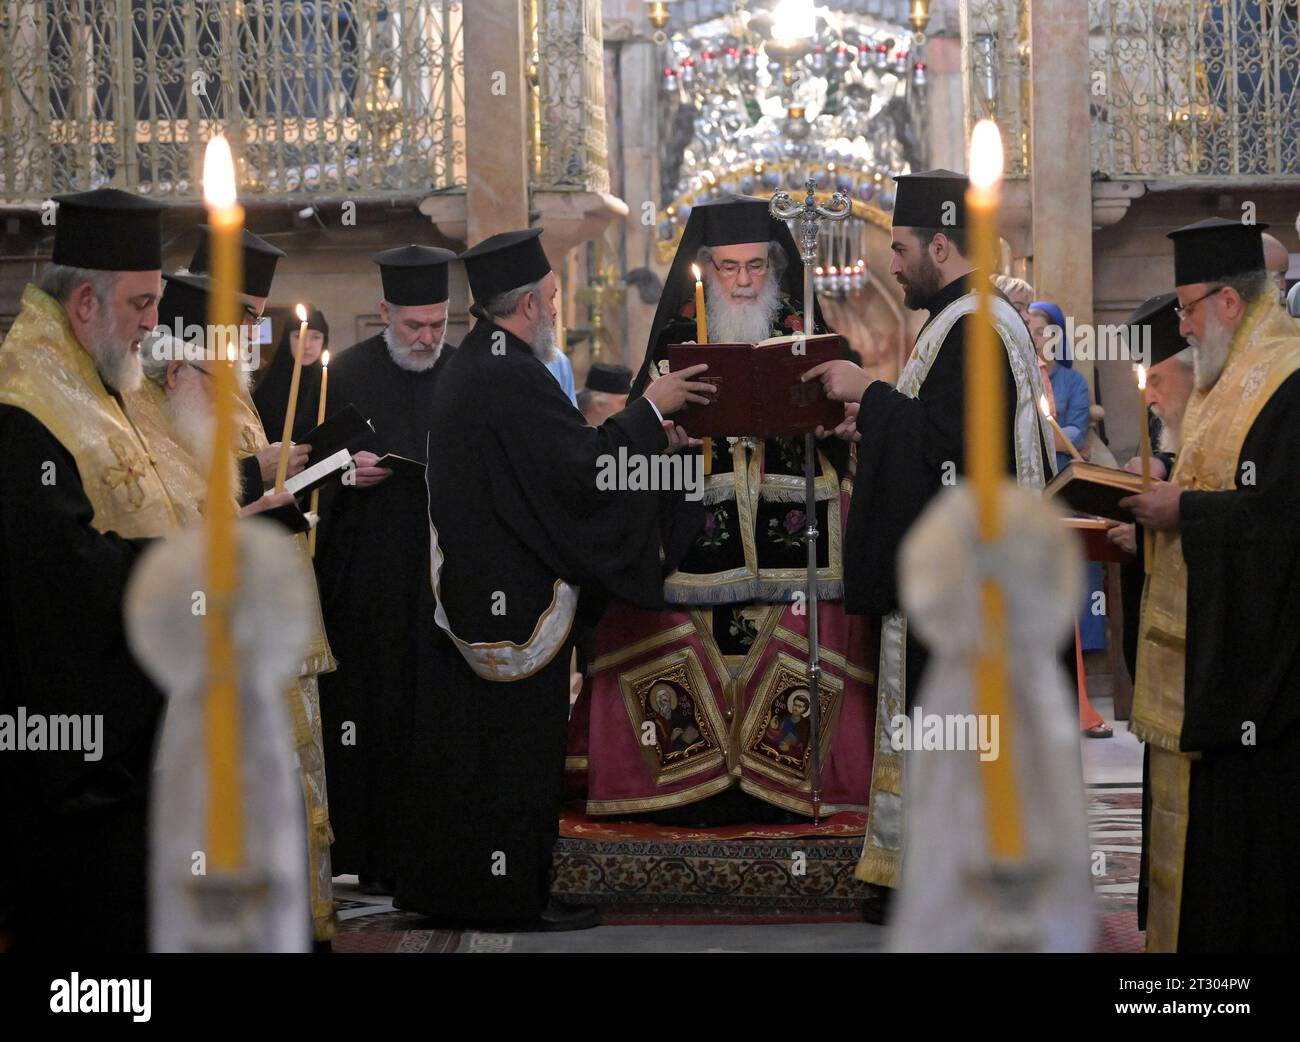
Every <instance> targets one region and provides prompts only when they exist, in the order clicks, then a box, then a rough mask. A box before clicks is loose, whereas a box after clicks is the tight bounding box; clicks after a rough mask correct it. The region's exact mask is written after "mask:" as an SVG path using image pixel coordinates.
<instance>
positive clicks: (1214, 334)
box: [1187, 314, 1233, 391]
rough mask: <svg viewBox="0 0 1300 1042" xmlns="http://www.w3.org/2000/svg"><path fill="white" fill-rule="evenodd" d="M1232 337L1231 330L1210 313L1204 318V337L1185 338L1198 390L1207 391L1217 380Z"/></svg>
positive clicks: (1225, 362)
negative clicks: (1190, 351) (1190, 350)
mask: <svg viewBox="0 0 1300 1042" xmlns="http://www.w3.org/2000/svg"><path fill="white" fill-rule="evenodd" d="M1232 337H1233V334H1232V332H1231V331H1230V330H1229V329H1228V328H1227V327H1226V326H1224V324H1223V323H1222V322H1220V321H1219V317H1218V316H1217V315H1214V314H1211V315H1210V316H1209V317H1207V318H1206V320H1205V339H1204V340H1197V339H1196V338H1195V337H1188V338H1187V342H1188V343H1189V344H1191V345H1192V364H1193V367H1194V369H1195V373H1196V389H1197V390H1198V391H1208V390H1209V389H1210V388H1211V387H1213V386H1214V385H1215V384H1216V383H1218V382H1219V377H1220V376H1222V375H1223V367H1224V366H1225V365H1227V364H1228V352H1229V351H1231V350H1232Z"/></svg>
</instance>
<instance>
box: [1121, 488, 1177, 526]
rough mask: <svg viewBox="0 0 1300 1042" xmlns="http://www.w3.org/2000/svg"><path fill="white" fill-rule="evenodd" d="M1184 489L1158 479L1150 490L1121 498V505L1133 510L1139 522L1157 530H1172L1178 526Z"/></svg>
mask: <svg viewBox="0 0 1300 1042" xmlns="http://www.w3.org/2000/svg"><path fill="white" fill-rule="evenodd" d="M1184 491H1186V490H1185V489H1184V488H1183V486H1182V485H1175V484H1173V483H1171V482H1168V481H1157V482H1155V483H1154V484H1153V485H1152V486H1151V491H1150V492H1143V493H1141V494H1140V495H1136V496H1129V497H1127V498H1126V499H1121V500H1120V501H1119V505H1120V506H1122V507H1124V508H1125V509H1127V510H1131V511H1133V517H1134V518H1136V519H1137V522H1138V524H1140V525H1146V527H1147V528H1151V529H1154V530H1155V531H1157V532H1172V531H1174V530H1175V529H1176V528H1177V527H1178V520H1179V513H1178V501H1179V500H1180V499H1181V498H1182V495H1183V492H1184Z"/></svg>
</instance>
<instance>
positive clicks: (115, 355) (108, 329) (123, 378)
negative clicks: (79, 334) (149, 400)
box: [90, 308, 144, 394]
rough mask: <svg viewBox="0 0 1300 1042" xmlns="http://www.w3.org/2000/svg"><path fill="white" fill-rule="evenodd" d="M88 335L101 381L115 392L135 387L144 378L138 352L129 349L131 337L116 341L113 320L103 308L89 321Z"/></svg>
mask: <svg viewBox="0 0 1300 1042" xmlns="http://www.w3.org/2000/svg"><path fill="white" fill-rule="evenodd" d="M90 339H91V341H92V342H93V344H94V347H95V369H96V370H97V371H98V373H99V378H100V379H101V380H103V381H104V383H105V385H106V386H108V387H111V388H112V389H113V390H115V391H117V392H118V394H126V393H128V392H130V391H135V390H139V388H140V383H141V382H142V381H143V380H144V368H143V367H142V366H141V364H140V355H139V353H138V352H135V351H132V350H131V341H129V340H127V341H125V342H123V341H119V340H117V339H116V338H115V337H114V336H113V320H112V316H111V315H109V314H108V309H107V308H102V309H101V310H100V313H99V314H98V315H97V316H96V318H95V321H94V322H93V323H92V324H91V327H90Z"/></svg>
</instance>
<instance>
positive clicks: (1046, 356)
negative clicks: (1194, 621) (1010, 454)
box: [1026, 300, 1112, 738]
mask: <svg viewBox="0 0 1300 1042" xmlns="http://www.w3.org/2000/svg"><path fill="white" fill-rule="evenodd" d="M1026 323H1027V325H1028V326H1029V335H1030V337H1031V338H1032V339H1033V341H1034V350H1035V351H1037V352H1038V357H1039V360H1040V362H1041V364H1042V366H1043V371H1044V374H1045V375H1046V377H1047V379H1048V380H1049V381H1050V382H1051V385H1052V399H1053V400H1052V401H1051V402H1049V406H1048V407H1049V408H1050V409H1051V410H1052V412H1053V414H1054V416H1055V419H1056V422H1057V423H1058V424H1059V425H1060V427H1061V432H1062V433H1063V434H1064V435H1065V437H1067V438H1069V439H1070V441H1071V442H1072V443H1073V444H1074V447H1075V448H1076V449H1080V450H1082V449H1083V447H1084V445H1085V444H1087V441H1088V416H1089V413H1088V408H1089V404H1090V400H1089V395H1088V381H1087V378H1086V377H1084V375H1083V374H1082V373H1080V372H1079V371H1078V370H1076V369H1075V368H1074V360H1073V359H1072V358H1071V357H1070V341H1069V337H1068V336H1067V335H1066V332H1065V330H1066V326H1065V315H1063V314H1062V313H1061V309H1060V308H1059V307H1058V306H1057V305H1056V304H1053V303H1052V302H1051V301H1050V300H1035V301H1033V302H1031V303H1030V305H1029V317H1028V319H1027V320H1026ZM1056 439H1057V442H1058V444H1057V446H1056V469H1057V471H1058V472H1059V471H1060V469H1061V468H1062V467H1064V466H1065V465H1066V464H1067V463H1069V462H1070V453H1069V450H1068V449H1066V448H1064V447H1063V446H1062V445H1060V444H1059V442H1060V440H1061V435H1060V434H1058V435H1057V436H1056ZM1102 582H1103V576H1102V566H1101V564H1100V563H1099V562H1096V561H1089V562H1088V589H1087V593H1086V599H1085V600H1084V603H1083V609H1082V611H1081V612H1080V613H1079V623H1078V627H1077V628H1076V630H1075V646H1074V649H1073V652H1074V653H1073V654H1072V655H1070V656H1069V659H1070V660H1071V661H1070V664H1071V665H1072V666H1073V667H1074V668H1073V672H1074V674H1075V677H1076V681H1077V688H1078V693H1079V728H1080V730H1081V731H1082V732H1083V733H1084V734H1085V735H1087V736H1088V737H1089V738H1109V737H1110V736H1111V733H1112V732H1111V728H1110V726H1109V725H1108V724H1107V723H1106V722H1105V721H1104V720H1103V719H1102V718H1101V715H1100V714H1099V713H1098V712H1097V711H1096V710H1095V709H1093V707H1092V705H1091V703H1090V702H1089V701H1088V689H1087V682H1086V680H1085V678H1084V670H1083V652H1085V651H1095V650H1098V649H1100V648H1104V647H1105V646H1106V622H1105V615H1098V614H1096V613H1095V612H1094V611H1093V604H1094V602H1095V594H1097V593H1098V592H1100V591H1101V589H1102Z"/></svg>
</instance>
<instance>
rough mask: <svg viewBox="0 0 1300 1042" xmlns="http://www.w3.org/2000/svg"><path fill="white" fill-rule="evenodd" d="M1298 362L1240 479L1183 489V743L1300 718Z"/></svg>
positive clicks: (1272, 736) (1261, 419) (1223, 743)
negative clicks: (1221, 488) (1223, 486)
mask: <svg viewBox="0 0 1300 1042" xmlns="http://www.w3.org/2000/svg"><path fill="white" fill-rule="evenodd" d="M1297 461H1300V373H1295V374H1293V375H1292V376H1291V377H1290V378H1288V379H1287V380H1285V381H1284V382H1283V383H1282V385H1281V386H1280V387H1279V388H1278V389H1277V391H1275V392H1274V394H1273V397H1272V398H1271V399H1270V400H1269V402H1268V404H1267V405H1265V406H1264V408H1263V409H1262V410H1261V411H1260V413H1259V416H1257V417H1256V419H1255V422H1254V424H1253V425H1252V426H1251V428H1250V431H1249V433H1248V434H1247V435H1246V440H1245V442H1244V443H1243V445H1242V449H1241V456H1240V458H1239V460H1238V465H1237V479H1236V480H1237V487H1236V488H1235V489H1234V490H1232V491H1225V492H1184V493H1183V494H1182V496H1181V497H1180V499H1179V514H1180V518H1181V520H1180V528H1181V533H1182V545H1183V558H1184V560H1185V561H1186V562H1187V672H1186V684H1185V707H1186V711H1185V717H1184V722H1183V734H1182V746H1183V748H1184V749H1185V750H1207V749H1214V748H1216V747H1218V748H1226V747H1233V748H1237V749H1240V748H1242V745H1243V734H1244V731H1243V728H1244V726H1245V725H1246V724H1252V723H1253V724H1254V726H1255V732H1256V733H1255V742H1256V743H1257V744H1258V745H1269V744H1273V743H1275V742H1276V741H1278V739H1279V738H1280V737H1281V736H1282V734H1283V733H1284V732H1285V731H1286V729H1287V728H1290V727H1293V726H1294V725H1295V724H1296V722H1297V721H1300V625H1298V623H1297V620H1300V479H1298V478H1297V475H1300V465H1298V463H1297Z"/></svg>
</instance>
